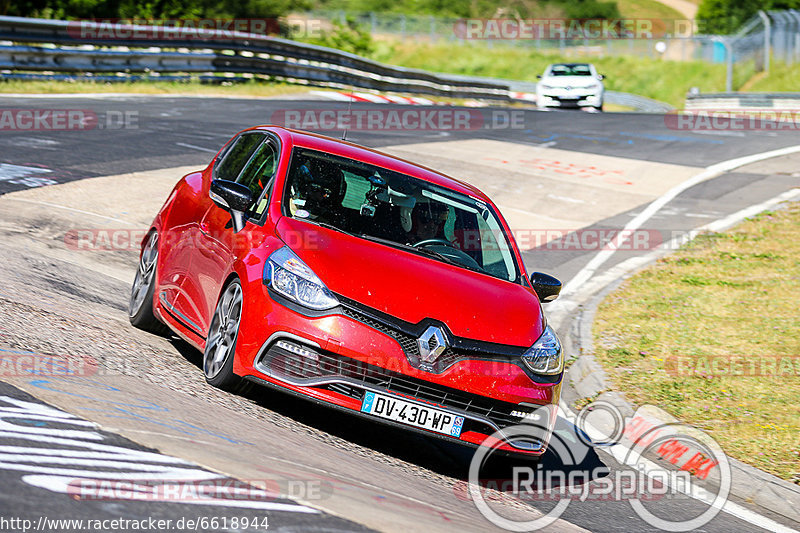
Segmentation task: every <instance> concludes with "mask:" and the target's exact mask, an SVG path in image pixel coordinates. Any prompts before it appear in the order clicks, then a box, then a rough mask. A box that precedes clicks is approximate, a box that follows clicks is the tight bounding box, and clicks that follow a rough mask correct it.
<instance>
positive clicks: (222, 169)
mask: <svg viewBox="0 0 800 533" xmlns="http://www.w3.org/2000/svg"><path fill="white" fill-rule="evenodd" d="M263 141H264V135H263V134H261V133H245V134H243V135H241V136H240V137H239V138H238V139H236V140H235V141H234V144H233V145H232V146H231V147H230V148H229V149H228V150H227V151H226V152H225V155H224V156H223V157H222V160H221V161H219V162H218V163H217V165H216V167H215V168H214V179H222V180H231V181H236V178H238V177H239V173H240V172H241V171H242V169H243V168H244V166H245V165H246V164H247V162H248V161H249V160H250V156H252V155H253V152H254V151H255V149H256V147H257V146H258V145H259V144H260V143H261V142H263Z"/></svg>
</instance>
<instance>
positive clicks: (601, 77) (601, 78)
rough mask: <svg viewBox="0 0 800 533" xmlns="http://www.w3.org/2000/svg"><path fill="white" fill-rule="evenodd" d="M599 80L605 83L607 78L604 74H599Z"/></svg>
mask: <svg viewBox="0 0 800 533" xmlns="http://www.w3.org/2000/svg"><path fill="white" fill-rule="evenodd" d="M597 79H598V80H600V81H603V80H604V79H606V77H605V76H604V75H602V74H598V75H597Z"/></svg>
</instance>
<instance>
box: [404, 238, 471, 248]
mask: <svg viewBox="0 0 800 533" xmlns="http://www.w3.org/2000/svg"><path fill="white" fill-rule="evenodd" d="M432 244H441V245H444V246H449V247H450V248H455V249H456V250H458V248H456V245H455V244H453V243H452V242H450V241H448V240H447V239H425V240H424V241H419V242H418V243H416V244H414V245H413V246H430V245H432ZM459 251H460V250H459Z"/></svg>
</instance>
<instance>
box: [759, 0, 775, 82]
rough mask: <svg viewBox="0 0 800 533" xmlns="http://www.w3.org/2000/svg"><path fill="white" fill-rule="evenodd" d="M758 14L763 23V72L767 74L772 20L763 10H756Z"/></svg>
mask: <svg viewBox="0 0 800 533" xmlns="http://www.w3.org/2000/svg"><path fill="white" fill-rule="evenodd" d="M758 16H759V17H761V22H763V23H764V72H765V73H766V74H769V54H770V50H769V48H770V45H771V44H772V21H771V20H770V19H769V15H767V14H766V13H764V11H763V10H759V11H758Z"/></svg>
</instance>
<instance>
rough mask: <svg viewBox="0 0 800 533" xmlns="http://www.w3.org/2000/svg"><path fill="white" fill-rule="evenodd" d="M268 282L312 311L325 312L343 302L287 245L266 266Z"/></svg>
mask: <svg viewBox="0 0 800 533" xmlns="http://www.w3.org/2000/svg"><path fill="white" fill-rule="evenodd" d="M264 283H265V284H266V285H267V286H269V287H271V288H272V289H273V290H275V291H276V292H278V293H280V294H281V295H283V296H285V297H286V298H288V299H290V300H292V301H294V302H297V303H299V304H300V305H303V306H305V307H310V308H311V309H316V310H324V309H330V308H332V307H336V306H337V305H339V300H337V299H336V297H335V296H334V295H333V293H332V292H331V291H330V290H328V287H326V286H325V284H324V283H322V280H321V279H319V277H318V276H317V275H316V274H315V273H314V271H313V270H311V269H310V268H308V266H307V265H306V264H305V263H303V261H302V260H301V259H300V258H299V257H297V255H296V254H295V253H294V252H293V251H291V250H290V249H289V248H288V247H286V246H284V247H283V248H280V249H278V250H276V251H274V252H272V254H271V255H270V256H269V259H268V260H267V263H266V264H265V265H264Z"/></svg>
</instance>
